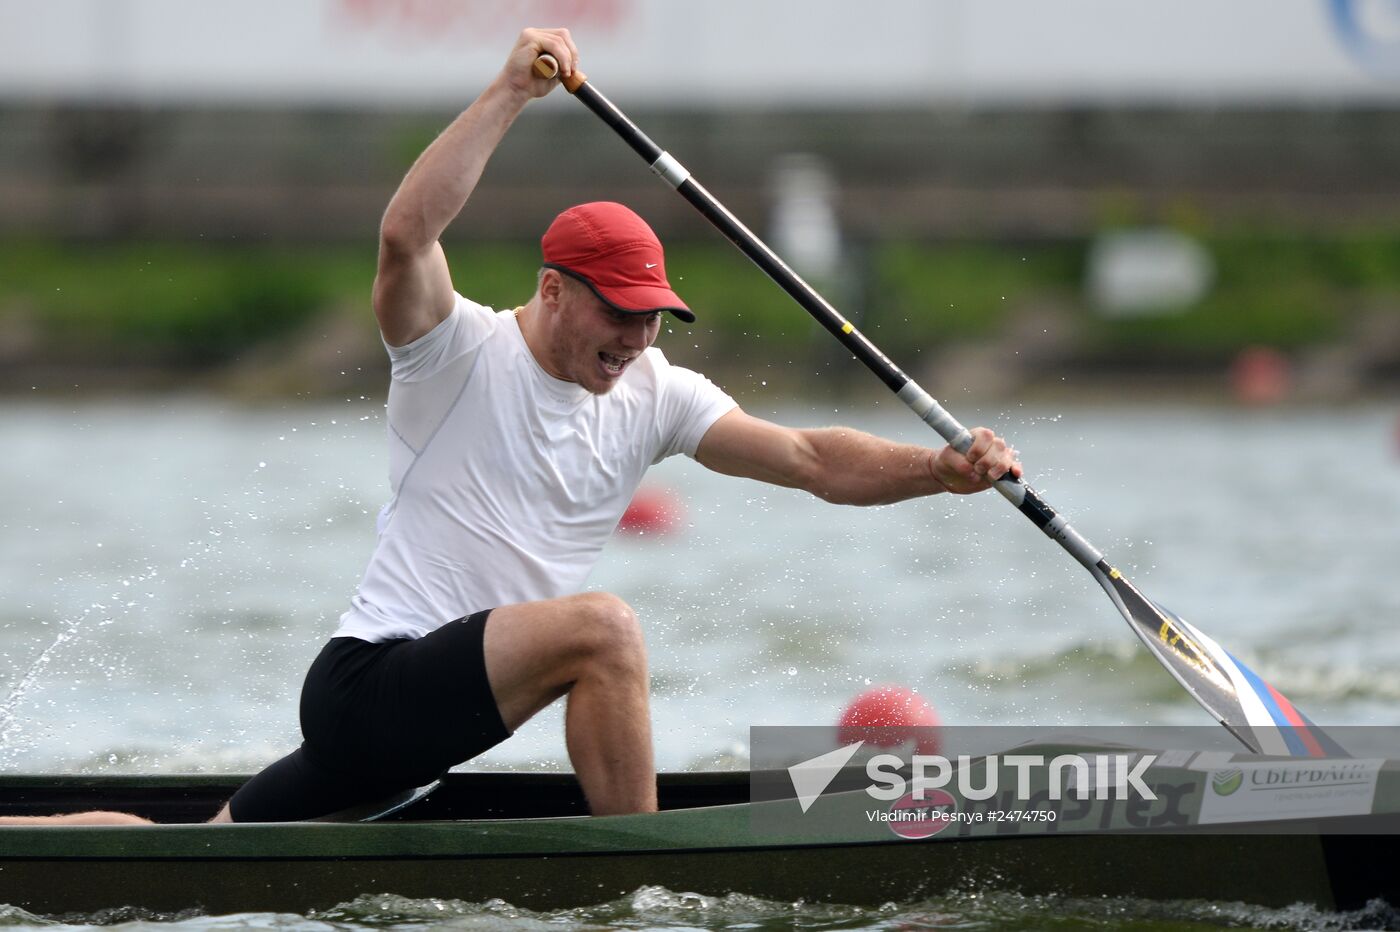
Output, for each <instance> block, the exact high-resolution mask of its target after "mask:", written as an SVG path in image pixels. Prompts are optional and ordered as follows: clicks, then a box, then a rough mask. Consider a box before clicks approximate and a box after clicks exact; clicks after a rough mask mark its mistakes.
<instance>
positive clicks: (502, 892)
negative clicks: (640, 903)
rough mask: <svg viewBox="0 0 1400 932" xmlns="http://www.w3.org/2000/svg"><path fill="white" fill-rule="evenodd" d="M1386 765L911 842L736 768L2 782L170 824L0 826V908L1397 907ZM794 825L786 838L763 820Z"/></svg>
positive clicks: (22, 804) (14, 802) (14, 791)
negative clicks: (987, 902) (1260, 791)
mask: <svg viewBox="0 0 1400 932" xmlns="http://www.w3.org/2000/svg"><path fill="white" fill-rule="evenodd" d="M1181 773H1183V772H1174V775H1173V774H1169V775H1168V776H1171V777H1172V778H1173V779H1176V778H1179V777H1180V774H1181ZM1397 776H1400V774H1397V773H1394V772H1392V767H1391V763H1390V762H1387V763H1386V765H1385V767H1384V770H1383V772H1381V773H1380V774H1379V779H1380V785H1379V786H1378V788H1377V789H1376V790H1375V811H1374V812H1373V813H1372V814H1370V815H1367V816H1336V817H1330V818H1314V819H1309V820H1302V821H1291V822H1289V823H1288V824H1287V825H1285V826H1282V828H1281V827H1280V826H1279V825H1277V824H1270V823H1265V822H1260V821H1248V822H1241V823H1238V824H1231V823H1228V822H1227V823H1224V824H1219V823H1217V824H1212V825H1204V824H1201V822H1200V819H1199V818H1198V816H1199V813H1200V811H1201V810H1200V800H1201V799H1204V798H1205V796H1204V794H1206V793H1208V792H1211V790H1209V789H1208V788H1207V787H1206V783H1208V780H1206V779H1204V778H1202V779H1201V780H1200V781H1198V782H1199V783H1200V784H1201V785H1200V786H1199V787H1197V786H1196V784H1194V783H1193V784H1191V786H1190V793H1192V794H1198V795H1196V796H1191V795H1189V794H1188V793H1187V791H1186V790H1185V789H1182V790H1181V791H1180V792H1178V793H1177V795H1176V797H1175V798H1174V800H1173V802H1172V805H1173V806H1175V807H1177V808H1178V809H1179V810H1180V811H1181V812H1183V813H1185V821H1184V822H1182V821H1181V820H1177V823H1176V824H1173V825H1171V826H1166V827H1161V828H1149V829H1148V830H1146V831H1143V830H1136V829H1133V828H1131V827H1125V826H1124V824H1123V823H1122V818H1123V817H1124V816H1125V815H1126V816H1127V817H1129V818H1130V819H1131V817H1132V813H1131V812H1130V811H1129V810H1128V809H1124V808H1120V810H1119V811H1118V812H1117V814H1112V813H1108V812H1107V810H1104V811H1100V810H1097V809H1096V810H1094V811H1093V812H1087V813H1086V814H1085V817H1084V818H1081V819H1077V820H1076V819H1075V818H1072V816H1073V815H1074V814H1073V813H1072V812H1070V811H1069V810H1068V809H1066V810H1065V811H1064V818H1062V819H1061V820H1060V822H1059V824H1058V825H1047V824H1046V823H1039V824H1031V825H1028V824H1018V825H1015V826H1012V825H1007V824H998V825H992V824H981V825H976V826H959V827H958V828H956V829H949V830H945V831H940V832H937V833H935V834H932V835H930V836H929V837H927V838H923V839H913V840H911V839H908V838H904V837H901V836H900V835H899V834H897V833H896V832H895V831H892V830H891V826H890V825H888V824H879V823H878V822H876V821H873V820H869V819H865V818H863V817H860V816H858V815H856V813H857V810H859V809H860V808H861V807H865V808H866V809H869V807H870V805H871V803H870V800H869V798H868V797H867V796H866V795H865V794H864V793H863V792H861V791H858V790H847V791H845V792H835V793H832V794H830V795H829V796H824V797H823V798H822V799H821V801H820V803H819V805H820V806H821V807H824V808H823V809H821V810H819V809H818V808H816V807H813V809H812V812H811V813H807V814H805V815H804V814H803V813H802V812H801V811H800V810H799V807H798V803H797V801H796V800H794V799H791V798H787V799H773V800H770V801H764V802H750V791H751V787H750V775H749V774H748V773H685V774H666V775H662V776H661V778H660V790H661V804H662V807H663V811H661V812H659V813H654V814H648V815H632V816H610V817H596V818H595V817H589V816H587V815H585V814H584V805H583V800H582V797H581V795H580V792H579V789H578V785H577V783H576V782H575V781H574V779H573V777H572V776H570V775H568V774H539V773H452V774H448V775H447V776H446V777H445V778H444V780H443V781H442V783H441V785H440V786H439V787H438V788H437V789H436V790H435V791H434V792H432V793H431V794H430V795H429V796H427V797H426V798H424V799H422V800H419V801H418V802H416V803H414V804H413V805H411V806H409V807H407V808H406V809H404V810H402V811H400V812H398V813H396V814H395V815H393V816H391V817H389V818H388V819H386V820H384V821H377V822H370V823H333V822H317V823H280V824H265V825H219V826H212V825H204V824H200V822H201V820H203V819H205V818H207V817H208V816H210V815H211V814H212V813H213V812H214V811H215V810H216V809H217V808H218V806H219V805H221V804H222V802H223V801H224V800H225V799H226V798H227V797H228V796H229V795H230V794H231V793H232V792H233V791H234V790H235V789H236V788H237V787H238V785H239V784H240V783H241V781H242V779H243V778H242V777H233V776H141V777H138V776H97V777H77V776H36V777H26V776H5V777H0V814H6V815H20V814H37V813H50V812H60V811H75V810H81V809H91V808H105V809H119V810H125V811H131V812H137V813H140V814H142V815H145V816H148V817H150V818H153V819H156V820H158V821H161V822H163V823H183V824H160V825H156V826H149V827H146V826H142V827H78V826H51V827H4V828H0V903H9V904H12V905H15V906H19V907H22V908H24V909H26V910H28V911H30V912H34V913H38V914H43V915H64V914H66V915H79V914H90V913H92V912H95V911H97V910H101V909H105V908H109V907H123V906H128V907H138V908H142V909H146V910H152V911H157V912H172V913H173V912H178V911H188V910H198V911H202V912H205V913H213V914H217V913H228V912H246V911H291V912H305V911H306V910H309V909H315V908H323V907H329V906H332V905H334V904H336V903H341V902H345V901H348V900H351V899H354V898H355V897H357V896H359V895H361V894H367V893H394V894H399V895H402V896H407V897H415V898H427V897H443V898H453V899H459V900H466V901H484V900H489V899H492V898H500V899H503V900H506V901H508V902H510V903H513V904H516V905H518V906H523V907H530V908H535V909H549V908H556V907H563V906H570V905H582V904H589V903H598V902H603V901H607V900H611V899H614V898H616V897H619V896H622V895H624V894H627V893H629V892H631V891H633V890H635V889H637V888H638V887H641V886H644V885H650V884H656V885H661V886H664V887H667V888H669V889H672V890H677V891H694V892H699V893H705V894H724V893H728V892H742V893H749V894H754V895H758V896H762V897H766V898H770V899H776V900H781V901H793V900H806V901H824V902H836V903H852V904H879V903H884V902H889V901H912V900H917V899H920V898H923V897H927V896H931V895H936V894H939V893H943V892H947V891H949V890H967V889H977V888H981V889H998V890H1013V891H1019V892H1023V893H1026V894H1046V893H1057V894H1063V895H1067V896H1100V895H1106V896H1134V897H1147V898H1157V899H1163V898H1164V899H1208V900H1222V901H1232V900H1238V901H1244V902H1248V903H1256V904H1260V905H1265V906H1281V905H1287V904H1290V903H1295V902H1305V903H1311V904H1315V905H1317V906H1319V907H1322V908H1325V909H1347V908H1353V907H1356V906H1359V905H1362V904H1364V903H1365V902H1367V901H1368V900H1370V899H1372V898H1375V897H1383V898H1386V899H1388V900H1389V901H1390V902H1391V903H1400V871H1396V870H1395V869H1394V860H1395V855H1396V854H1397V853H1400V852H1398V851H1397V846H1396V845H1395V843H1394V838H1395V836H1394V834H1392V833H1393V832H1394V831H1396V829H1397V819H1396V815H1395V812H1396V811H1400V806H1396V807H1391V797H1392V796H1393V795H1396V794H1395V793H1394V792H1392V790H1394V789H1395V788H1394V787H1391V782H1392V781H1396V778H1397ZM1181 785H1182V786H1185V784H1181ZM837 789H838V790H839V789H840V787H839V786H838V787H837ZM1227 790H1228V787H1224V788H1222V789H1218V790H1217V792H1221V793H1223V792H1226V791H1227ZM780 795H781V794H780ZM788 795H789V796H790V795H791V794H788ZM964 802H965V801H964ZM1193 806H1194V808H1193ZM969 811H970V810H969ZM1143 812H1146V810H1143ZM814 814H815V816H816V818H815V819H813V818H812V816H813V815H814ZM1110 815H1112V818H1110V817H1109V816H1110ZM799 819H801V820H804V821H802V822H801V831H797V830H793V831H791V832H786V833H785V832H784V830H782V829H781V828H779V829H776V830H775V828H774V826H775V825H777V826H781V825H784V824H788V822H791V823H792V824H794V825H796V824H797V823H798V820H799ZM784 820H788V822H785V821H784ZM1148 821H1150V820H1148Z"/></svg>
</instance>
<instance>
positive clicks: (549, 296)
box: [540, 269, 564, 311]
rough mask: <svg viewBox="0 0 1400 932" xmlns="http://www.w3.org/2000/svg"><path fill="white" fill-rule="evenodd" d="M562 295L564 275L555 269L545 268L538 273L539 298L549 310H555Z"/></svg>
mask: <svg viewBox="0 0 1400 932" xmlns="http://www.w3.org/2000/svg"><path fill="white" fill-rule="evenodd" d="M563 295H564V276H563V275H562V274H560V273H559V271H558V270H557V269H545V270H543V272H541V273H540V299H541V300H542V301H543V303H544V306H545V307H547V308H549V309H550V310H551V311H553V310H557V309H558V307H559V300H560V298H562V297H563Z"/></svg>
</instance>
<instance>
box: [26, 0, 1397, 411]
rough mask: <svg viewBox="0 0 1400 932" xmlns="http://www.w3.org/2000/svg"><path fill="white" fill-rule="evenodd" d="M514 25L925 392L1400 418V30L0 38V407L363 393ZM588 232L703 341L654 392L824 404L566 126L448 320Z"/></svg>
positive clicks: (386, 12)
mask: <svg viewBox="0 0 1400 932" xmlns="http://www.w3.org/2000/svg"><path fill="white" fill-rule="evenodd" d="M531 24H540V25H551V24H564V25H568V26H569V27H570V28H571V29H572V30H573V33H574V35H575V37H576V39H577V41H578V44H579V46H580V47H581V49H582V52H583V67H584V70H585V71H587V72H588V73H589V74H590V75H591V76H592V78H593V79H594V81H595V83H596V84H597V86H598V87H599V88H600V89H601V90H603V91H604V92H605V93H606V94H608V95H609V96H610V97H611V98H612V99H613V100H614V101H616V102H617V103H618V104H619V105H620V106H621V107H622V108H623V109H624V110H625V111H627V112H628V113H629V115H631V116H632V117H633V118H634V119H635V120H636V122H637V123H638V124H639V125H640V126H641V127H642V128H643V129H644V130H646V131H647V132H648V133H649V134H650V135H651V136H652V137H653V138H655V139H656V140H657V141H658V142H659V143H660V144H661V145H662V146H663V147H665V148H667V149H669V150H670V151H671V152H672V153H673V154H675V155H676V156H677V157H678V158H679V159H680V160H681V161H682V162H683V163H685V164H686V166H687V167H689V168H690V169H691V170H692V171H693V172H694V173H695V174H696V176H697V177H699V178H700V179H701V180H702V181H703V182H704V183H705V184H706V186H707V187H709V188H710V189H711V190H712V191H713V192H714V193H715V194H716V195H717V196H719V197H720V198H721V199H722V200H724V201H725V202H726V203H727V204H728V205H729V206H730V207H731V208H732V209H734V210H735V212H736V213H738V214H739V215H740V216H741V217H742V218H745V219H746V221H747V222H748V223H749V224H750V225H751V226H753V227H755V228H756V229H758V230H759V231H760V232H762V233H763V234H764V235H765V236H767V237H768V238H769V240H770V242H771V244H772V245H773V246H774V247H775V248H777V249H778V251H779V252H780V253H782V254H784V255H785V256H786V257H788V258H789V259H791V260H792V261H793V262H794V264H796V265H797V266H798V267H799V269H800V270H802V271H804V273H805V274H807V275H808V276H809V277H810V278H812V279H813V280H814V282H815V283H816V284H818V286H819V287H821V288H822V289H823V290H824V291H825V292H826V293H827V294H828V296H829V297H831V298H832V299H833V301H834V302H835V303H837V304H838V305H839V306H841V307H842V308H843V309H844V310H845V311H846V312H847V313H848V314H849V315H850V316H853V317H856V318H859V319H860V320H861V321H862V324H863V326H864V327H865V329H867V331H868V332H869V333H870V334H871V336H872V337H873V338H874V339H875V340H876V341H877V342H879V343H882V344H884V345H887V346H889V347H890V349H891V351H892V352H891V354H892V355H893V356H895V358H896V360H897V361H899V362H901V363H902V364H904V365H906V367H908V368H910V369H911V370H912V371H913V372H914V373H915V374H916V375H920V376H922V377H923V378H925V379H926V380H929V381H930V382H931V387H933V388H934V389H935V390H936V391H944V392H946V391H950V390H953V389H954V388H965V387H972V388H973V389H974V390H977V391H979V392H984V393H990V394H992V395H995V394H996V393H998V392H1012V391H1040V392H1060V391H1084V392H1091V393H1096V394H1102V393H1107V392H1115V393H1119V392H1132V393H1136V394H1139V395H1140V394H1143V393H1156V392H1160V391H1163V390H1171V391H1173V392H1176V393H1185V394H1193V395H1202V396H1206V397H1214V396H1218V395H1224V396H1233V397H1236V398H1246V399H1252V400H1256V401H1270V400H1282V399H1283V398H1302V399H1318V400H1342V399H1349V398H1355V397H1360V396H1367V395H1374V394H1376V393H1387V392H1393V391H1394V389H1395V387H1396V385H1397V382H1400V172H1397V170H1396V166H1397V165H1400V0H1236V2H1232V3H1229V4H1220V3H1214V2H1207V0H1182V2H1174V3H1170V4H1166V3H1158V4H1125V3H1121V2H1115V0H1072V2H1057V3H1053V4H1046V3H1037V2H1030V0H933V2H917V0H894V2H884V3H879V4H875V5H871V6H866V7H861V6H859V5H856V4H850V3H848V2H838V0H811V2H804V3H787V2H773V3H753V2H747V3H744V2H735V0H714V2H708V3H704V4H680V3H667V2H661V0H525V2H513V3H505V2H467V0H299V2H297V3H291V4H287V3H278V2H273V0H245V2H241V3H236V4H235V3H210V4H192V3H181V2H176V0H50V2H47V3H45V4H42V5H37V4H30V3H23V2H18V0H0V371H2V372H3V375H0V387H3V388H5V389H8V390H10V391H12V392H17V391H22V392H33V391H45V390H52V389H61V390H65V391H67V390H70V388H71V386H72V385H73V384H78V385H80V386H86V387H88V388H94V389H95V388H111V387H117V388H123V389H129V388H140V387H171V386H186V385H191V384H194V385H199V386H201V387H210V386H212V387H215V388H218V389H220V390H227V391H235V392H241V393H249V394H255V395H261V394H279V393H286V392H301V393H313V394H325V393H331V392H340V391H342V390H345V389H348V388H364V389H365V390H372V391H379V390H382V383H383V365H382V361H381V358H380V357H381V356H382V350H380V349H379V347H378V346H377V343H376V340H375V338H374V332H373V326H372V321H371V318H370V315H369V312H368V285H369V281H370V279H371V278H372V275H373V261H374V260H373V257H374V249H375V235H376V227H377V223H378V218H379V215H380V213H381V211H382V210H383V207H384V205H385V203H386V202H387V200H388V198H389V196H390V195H391V194H392V192H393V189H394V187H395V185H396V184H397V182H398V179H399V178H400V177H401V176H402V174H403V172H404V171H405V170H406V169H407V167H408V166H409V164H411V162H412V160H413V158H414V157H415V156H416V155H417V153H418V152H419V151H421V149H422V148H423V147H424V146H425V145H426V144H427V143H428V142H429V141H431V139H432V138H433V136H434V135H435V134H436V133H437V132H438V131H439V130H440V129H441V128H442V127H443V126H444V125H445V124H446V123H447V122H448V121H449V120H450V119H451V118H452V117H453V116H454V115H455V114H456V113H457V112H459V111H460V110H461V109H462V108H463V107H464V106H466V105H467V104H468V103H469V102H470V101H471V99H472V98H473V97H474V96H475V94H476V93H477V92H478V91H479V90H480V89H481V88H482V87H484V86H485V84H486V83H487V82H488V81H489V80H490V79H491V78H492V76H493V75H494V74H495V73H496V71H497V69H498V68H499V66H500V62H501V61H502V60H503V57H504V55H505V53H506V51H507V50H508V48H509V46H510V44H511V42H512V40H513V38H514V37H515V35H516V34H517V33H518V31H519V29H520V28H521V27H522V26H524V25H531ZM595 198H607V199H614V200H622V201H626V202H627V203H629V204H631V205H632V206H634V207H635V208H637V209H638V210H639V211H641V212H642V213H643V214H644V215H645V216H646V217H647V218H648V219H649V220H650V221H651V222H652V223H653V225H654V226H655V227H656V228H657V229H658V231H659V232H660V233H662V235H663V237H665V238H666V239H667V242H668V245H669V247H670V250H671V261H670V266H671V272H672V277H673V280H677V279H678V281H676V283H677V285H678V287H679V288H680V289H681V290H682V292H683V293H685V294H686V295H687V297H688V300H690V301H691V303H692V304H693V305H695V306H697V307H698V308H700V309H701V310H702V320H701V323H700V324H699V325H698V326H697V329H696V331H695V332H694V333H693V334H692V335H691V336H690V338H687V339H680V338H678V337H675V336H671V337H668V338H667V339H668V340H669V342H668V343H667V344H665V345H666V346H667V349H668V352H669V353H670V354H671V355H672V356H674V357H676V358H679V359H681V360H682V361H685V362H690V363H694V364H697V365H702V366H703V367H705V368H706V369H708V370H710V371H715V372H718V373H719V374H721V375H724V374H729V375H731V376H734V375H736V374H737V375H744V374H750V373H752V372H753V370H754V359H755V357H774V358H776V357H777V356H782V357H783V358H784V359H787V360H795V364H793V365H789V366H778V367H773V368H767V367H766V368H765V369H764V372H763V380H764V381H765V382H766V381H768V380H769V379H772V380H773V381H774V382H775V384H777V385H782V384H783V383H784V382H785V381H792V382H796V381H797V380H802V379H805V378H806V376H807V375H808V373H809V372H810V370H811V367H812V366H816V367H818V368H819V369H821V370H823V371H825V372H828V373H830V374H832V375H833V378H834V381H833V384H841V381H842V379H844V378H845V376H847V375H852V373H851V372H850V371H849V370H851V369H852V368H853V367H839V366H833V365H832V362H833V360H834V359H836V358H838V357H836V356H835V355H833V353H832V350H831V349H830V347H829V346H828V343H827V341H826V340H825V338H824V337H822V336H821V335H819V334H817V333H815V332H814V329H813V327H812V326H809V325H808V324H807V323H806V321H805V315H803V314H802V313H801V312H800V310H798V309H797V308H795V307H793V306H791V305H790V303H789V302H788V301H787V299H786V298H785V297H784V296H783V295H782V294H781V293H780V292H779V291H777V289H776V288H774V287H773V286H771V285H770V284H768V283H767V282H766V280H764V279H763V278H762V277H761V275H759V273H757V272H755V271H753V270H752V269H750V268H749V267H748V266H747V265H746V263H745V262H744V260H742V258H740V257H738V256H737V253H733V251H732V249H731V247H729V246H728V245H727V244H726V243H724V242H722V241H719V237H718V236H717V235H716V234H714V233H713V231H712V230H710V228H709V227H708V226H707V225H706V224H705V223H704V221H703V220H701V219H700V218H698V217H697V216H695V215H694V214H693V212H692V210H691V208H690V207H689V206H688V205H686V204H685V203H684V202H683V201H681V200H680V199H679V198H677V197H675V195H674V194H673V193H672V192H670V191H669V189H668V188H667V187H666V186H665V185H663V184H661V183H659V182H658V181H656V179H654V178H653V177H652V176H651V175H650V173H649V172H648V171H647V170H646V169H645V167H644V166H642V165H641V164H640V163H639V162H638V161H637V159H636V158H635V156H634V155H633V154H632V153H631V152H630V150H627V149H626V148H625V146H623V145H622V144H621V143H620V142H619V141H618V140H617V139H616V138H615V137H614V136H613V134H611V133H610V132H609V131H607V130H606V129H605V128H604V127H602V126H601V124H599V123H598V122H597V120H596V118H594V117H593V116H592V115H591V114H589V113H587V112H586V111H585V110H584V109H583V108H582V107H581V106H579V105H578V104H577V103H575V102H573V101H571V100H568V99H567V98H566V97H565V95H563V94H562V93H556V94H554V95H551V97H550V98H549V99H546V100H544V101H541V102H538V103H537V104H535V105H532V107H531V108H530V109H529V110H528V111H527V112H526V114H525V115H523V116H522V118H521V119H520V120H519V121H518V122H517V124H516V126H515V127H514V128H513V130H512V131H511V134H510V135H509V137H508V138H507V140H506V142H505V143H504V144H503V146H502V147H501V150H500V151H499V152H498V153H497V156H496V158H495V159H494V161H493V162H492V164H491V165H490V167H489V168H488V170H487V173H486V176H485V178H484V180H483V182H482V185H481V187H480V188H479V190H478V192H477V194H476V195H475V196H474V197H473V199H472V201H471V202H470V204H469V205H468V207H467V209H466V210H465V211H464V213H463V214H462V216H461V217H460V218H459V220H458V222H457V223H456V224H454V226H453V227H452V228H451V230H450V231H449V234H448V236H447V247H448V251H449V258H450V259H451V260H452V263H453V267H454V275H455V280H456V283H457V285H458V288H459V290H461V291H463V292H464V293H467V294H469V295H471V296H473V297H476V298H478V299H480V300H483V301H486V302H488V303H491V304H493V305H496V306H511V305H513V304H518V303H522V302H523V301H524V300H526V299H527V298H528V296H529V291H530V288H531V287H532V284H533V274H532V270H533V267H534V264H535V263H536V262H537V261H538V254H537V247H536V245H535V244H536V238H537V237H538V234H539V232H540V231H542V230H543V228H544V227H545V226H546V225H547V224H548V222H549V220H550V218H551V217H552V216H553V215H554V213H556V212H557V211H558V210H560V209H562V208H563V207H565V206H567V205H569V204H571V203H575V202H578V201H582V200H588V199H595ZM756 340H757V341H766V342H760V343H758V344H755V341H756ZM775 347H777V348H780V349H781V350H782V352H781V353H775V352H774V351H773V350H774V348H775ZM853 378H854V379H856V380H857V382H859V383H861V384H863V382H861V379H862V376H861V374H860V373H859V372H856V373H854V374H853Z"/></svg>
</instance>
